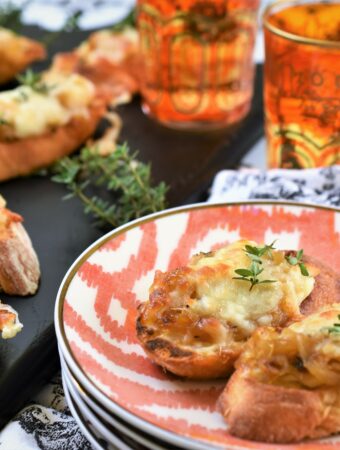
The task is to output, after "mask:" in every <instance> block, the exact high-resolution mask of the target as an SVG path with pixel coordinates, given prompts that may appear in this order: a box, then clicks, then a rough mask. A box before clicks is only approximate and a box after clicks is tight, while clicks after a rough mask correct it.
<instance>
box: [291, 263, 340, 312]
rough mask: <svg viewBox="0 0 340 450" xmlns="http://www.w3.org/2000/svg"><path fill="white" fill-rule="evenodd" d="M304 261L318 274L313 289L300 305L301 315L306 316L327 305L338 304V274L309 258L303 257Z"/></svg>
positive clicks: (339, 297) (339, 292) (339, 284)
mask: <svg viewBox="0 0 340 450" xmlns="http://www.w3.org/2000/svg"><path fill="white" fill-rule="evenodd" d="M304 261H305V262H306V263H308V264H311V265H313V266H315V267H316V268H317V270H318V271H319V274H318V275H317V276H316V277H315V286H314V289H313V290H312V292H311V294H310V295H309V296H308V297H307V298H306V299H305V300H304V301H303V302H302V304H301V308H300V309H301V312H302V314H303V315H305V316H308V315H309V314H313V313H315V312H317V311H318V310H319V309H321V308H323V307H325V306H327V305H331V304H333V303H340V276H339V274H338V273H336V272H335V271H334V270H333V269H331V268H330V267H328V266H326V265H325V264H323V263H322V262H320V261H318V260H317V259H316V258H313V257H311V256H308V255H306V256H304Z"/></svg>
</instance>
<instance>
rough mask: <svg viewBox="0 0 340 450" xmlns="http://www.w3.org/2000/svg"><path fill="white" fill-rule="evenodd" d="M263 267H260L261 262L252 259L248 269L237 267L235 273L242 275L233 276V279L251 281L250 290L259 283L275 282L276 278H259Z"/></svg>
mask: <svg viewBox="0 0 340 450" xmlns="http://www.w3.org/2000/svg"><path fill="white" fill-rule="evenodd" d="M263 270H264V269H263V268H261V267H260V263H258V262H257V261H252V263H251V264H250V267H249V268H248V269H236V270H235V273H237V275H241V276H240V277H233V280H241V281H247V282H249V283H250V288H249V291H251V290H252V289H253V287H254V286H256V285H257V284H265V283H275V282H276V280H259V278H258V275H260V274H261V273H262V272H263Z"/></svg>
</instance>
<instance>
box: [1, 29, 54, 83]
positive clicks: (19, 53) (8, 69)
mask: <svg viewBox="0 0 340 450" xmlns="http://www.w3.org/2000/svg"><path fill="white" fill-rule="evenodd" d="M45 57H46V52H45V49H44V47H43V46H42V45H41V44H40V43H39V42H36V41H34V40H32V39H28V38H26V37H24V36H19V35H17V34H16V33H14V32H13V31H10V30H7V29H6V28H2V27H0V84H3V83H6V82H7V81H9V80H11V79H12V78H14V77H15V76H16V75H17V74H18V73H19V72H21V71H22V70H24V69H25V68H26V67H27V66H29V65H30V64H31V63H32V62H33V61H37V60H40V59H44V58H45Z"/></svg>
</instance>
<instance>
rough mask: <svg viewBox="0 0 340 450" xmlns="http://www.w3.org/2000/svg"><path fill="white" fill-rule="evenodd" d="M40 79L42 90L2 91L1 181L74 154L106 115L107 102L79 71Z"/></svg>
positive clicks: (0, 134) (23, 87)
mask: <svg viewBox="0 0 340 450" xmlns="http://www.w3.org/2000/svg"><path fill="white" fill-rule="evenodd" d="M42 83H45V85H46V86H47V88H46V90H45V91H43V92H40V91H37V90H35V89H32V88H30V87H28V86H21V87H19V88H16V89H14V90H12V91H6V92H3V93H0V107H1V106H3V112H2V119H3V120H4V124H2V125H1V126H0V181H4V180H7V179H9V178H13V177H17V176H20V175H27V174H30V173H31V172H32V171H34V170H37V169H39V168H41V167H46V166H48V165H50V164H52V163H53V162H54V161H56V160H58V159H59V158H61V157H63V156H66V155H69V154H70V153H72V152H74V151H75V150H77V149H78V148H79V146H80V145H81V144H83V143H84V142H85V141H86V140H87V139H88V138H89V137H90V136H91V135H92V134H93V132H94V131H95V129H96V127H97V125H98V123H99V121H100V119H101V117H102V116H103V115H104V114H105V111H106V106H105V102H104V101H103V100H102V99H100V98H97V96H96V91H95V87H94V86H93V84H92V83H91V82H90V81H88V80H86V79H85V78H83V77H81V76H80V75H71V76H68V77H65V76H60V75H56V74H51V73H47V74H45V78H44V81H42ZM45 85H43V86H45ZM49 86H50V87H49ZM21 97H23V100H22V101H18V99H20V98H21Z"/></svg>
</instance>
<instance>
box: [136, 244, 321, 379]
mask: <svg viewBox="0 0 340 450" xmlns="http://www.w3.org/2000/svg"><path fill="white" fill-rule="evenodd" d="M247 249H258V250H259V251H260V253H261V257H260V258H259V257H257V256H256V255H251V253H249V252H248V251H247ZM293 255H294V253H293V252H289V253H288V252H285V251H279V250H275V249H273V248H272V247H271V246H262V247H258V246H257V244H256V243H255V242H252V241H246V240H243V241H238V242H235V243H233V244H231V245H228V246H226V247H223V248H220V249H219V250H216V251H213V252H209V253H201V254H199V255H196V256H194V257H193V258H192V259H191V260H190V261H189V263H188V265H187V266H185V267H180V268H178V269H176V270H173V271H170V272H167V273H162V272H160V271H157V272H156V275H155V279H154V282H153V284H152V286H151V288H150V298H149V301H147V302H145V303H144V304H141V305H140V308H139V315H138V319H137V335H138V337H139V339H140V341H141V343H142V345H143V347H144V349H145V351H146V352H147V354H148V355H149V356H150V358H152V359H153V360H154V361H155V362H156V363H158V364H159V365H161V366H162V367H163V368H165V369H167V370H169V371H171V372H173V373H175V374H178V375H182V376H185V377H189V378H197V379H208V378H216V377H222V376H226V375H228V374H229V373H230V372H231V371H232V369H233V365H234V362H235V360H236V359H237V358H238V356H239V355H240V353H241V352H242V349H243V347H244V344H245V342H246V341H247V340H248V339H249V337H250V336H251V334H252V333H253V332H254V330H255V329H256V328H258V327H260V326H264V325H274V326H284V325H286V324H288V323H289V322H291V321H294V320H299V319H300V318H301V317H302V315H301V311H300V306H301V304H302V302H303V301H304V300H305V299H307V298H308V297H309V296H310V295H311V293H312V291H313V288H314V286H315V278H314V277H315V276H316V275H318V274H319V272H320V271H319V269H318V267H317V266H316V265H315V264H308V263H307V262H305V263H304V265H303V270H302V269H301V264H303V263H302V261H300V263H299V264H298V258H296V257H294V256H293ZM300 256H301V255H300ZM292 258H295V259H292ZM295 260H296V261H295ZM289 261H290V262H289ZM252 272H253V273H252ZM252 280H253V281H252Z"/></svg>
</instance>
